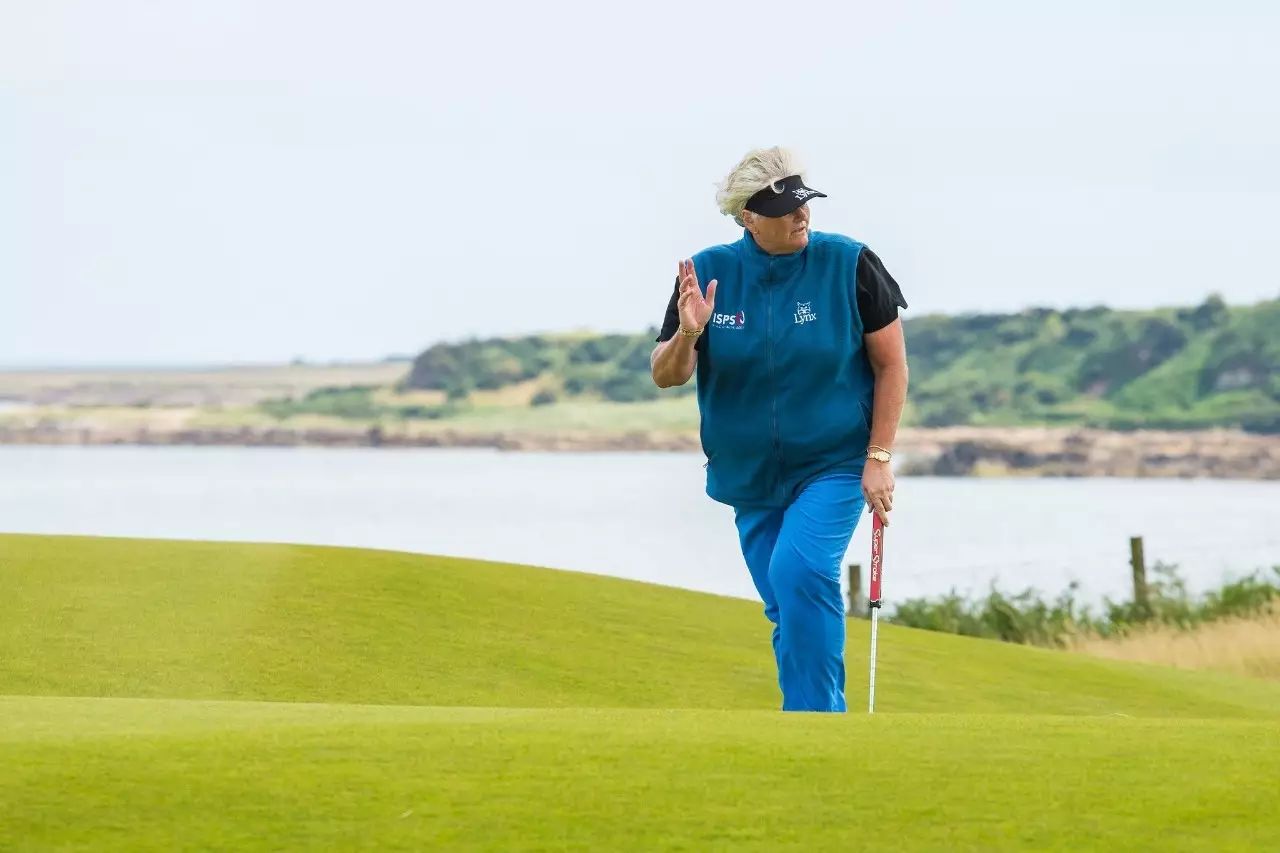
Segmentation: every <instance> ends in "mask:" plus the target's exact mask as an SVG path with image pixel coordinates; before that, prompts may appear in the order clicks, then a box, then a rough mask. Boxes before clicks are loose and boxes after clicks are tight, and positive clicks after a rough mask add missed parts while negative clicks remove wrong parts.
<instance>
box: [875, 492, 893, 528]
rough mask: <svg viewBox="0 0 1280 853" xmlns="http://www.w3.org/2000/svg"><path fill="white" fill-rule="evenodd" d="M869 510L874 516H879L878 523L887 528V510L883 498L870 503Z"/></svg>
mask: <svg viewBox="0 0 1280 853" xmlns="http://www.w3.org/2000/svg"><path fill="white" fill-rule="evenodd" d="M871 509H872V511H873V512H875V514H876V515H878V516H880V521H881V523H882V524H884V526H885V527H888V526H889V509H888V507H887V506H886V505H885V501H884V498H876V499H875V500H874V501H872V504H871Z"/></svg>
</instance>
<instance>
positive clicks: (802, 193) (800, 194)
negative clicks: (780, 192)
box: [791, 187, 817, 199]
mask: <svg viewBox="0 0 1280 853" xmlns="http://www.w3.org/2000/svg"><path fill="white" fill-rule="evenodd" d="M816 192H817V190H810V189H805V188H804V187H801V188H800V189H798V190H792V191H791V194H792V195H794V196H795V197H796V198H800V199H805V198H808V197H809V196H811V195H813V194H815V193H816Z"/></svg>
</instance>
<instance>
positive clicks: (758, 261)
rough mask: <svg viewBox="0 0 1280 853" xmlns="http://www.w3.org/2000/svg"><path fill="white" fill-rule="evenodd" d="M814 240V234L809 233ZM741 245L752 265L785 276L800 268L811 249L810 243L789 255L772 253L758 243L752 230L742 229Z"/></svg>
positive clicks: (774, 274) (746, 258)
mask: <svg viewBox="0 0 1280 853" xmlns="http://www.w3.org/2000/svg"><path fill="white" fill-rule="evenodd" d="M809 240H810V242H812V240H813V234H812V232H811V233H810V235H809ZM738 242H739V244H740V246H741V249H740V251H741V253H742V257H743V259H744V260H745V261H746V262H747V263H748V264H750V265H751V266H752V267H755V268H759V269H762V270H767V271H768V272H769V273H771V276H770V277H785V276H789V275H790V274H791V273H792V272H795V271H796V270H798V269H799V268H800V267H801V266H802V265H803V264H804V257H805V253H806V252H807V251H808V250H809V244H808V243H806V244H805V247H804V248H803V249H801V250H800V251H798V252H792V253H791V254H789V255H771V254H769V253H768V252H766V251H765V250H764V249H761V248H760V245H759V244H758V243H756V239H755V238H754V237H752V236H751V232H750V231H748V230H746V229H745V228H744V229H742V239H741V240H739V241H738Z"/></svg>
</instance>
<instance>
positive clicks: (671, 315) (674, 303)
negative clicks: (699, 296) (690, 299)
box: [658, 278, 706, 352]
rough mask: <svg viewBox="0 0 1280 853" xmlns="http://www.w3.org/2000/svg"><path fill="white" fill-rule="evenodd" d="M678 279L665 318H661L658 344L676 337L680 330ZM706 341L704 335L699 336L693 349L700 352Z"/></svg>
mask: <svg viewBox="0 0 1280 853" xmlns="http://www.w3.org/2000/svg"><path fill="white" fill-rule="evenodd" d="M679 301H680V279H679V278H677V279H676V286H675V289H674V290H673V291H671V301H670V302H668V303H667V313H666V316H664V317H663V318H662V331H660V332H659V333H658V343H662V342H663V341H669V340H671V339H672V338H674V337H675V336H676V332H677V331H678V330H679V329H680V307H679ZM705 339H706V334H705V333H704V334H703V335H701V336H699V338H698V339H697V340H696V341H694V343H693V348H694V349H695V350H697V351H699V352H701V351H702V342H703V341H704V340H705Z"/></svg>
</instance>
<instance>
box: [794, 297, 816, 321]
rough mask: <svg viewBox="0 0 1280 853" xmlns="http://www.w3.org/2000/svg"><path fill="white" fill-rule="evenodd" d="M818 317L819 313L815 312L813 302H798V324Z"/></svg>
mask: <svg viewBox="0 0 1280 853" xmlns="http://www.w3.org/2000/svg"><path fill="white" fill-rule="evenodd" d="M816 319H818V315H817V314H815V313H813V303H812V302H797V303H796V325H797V326H799V325H801V324H802V323H812V322H813V321H814V320H816Z"/></svg>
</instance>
